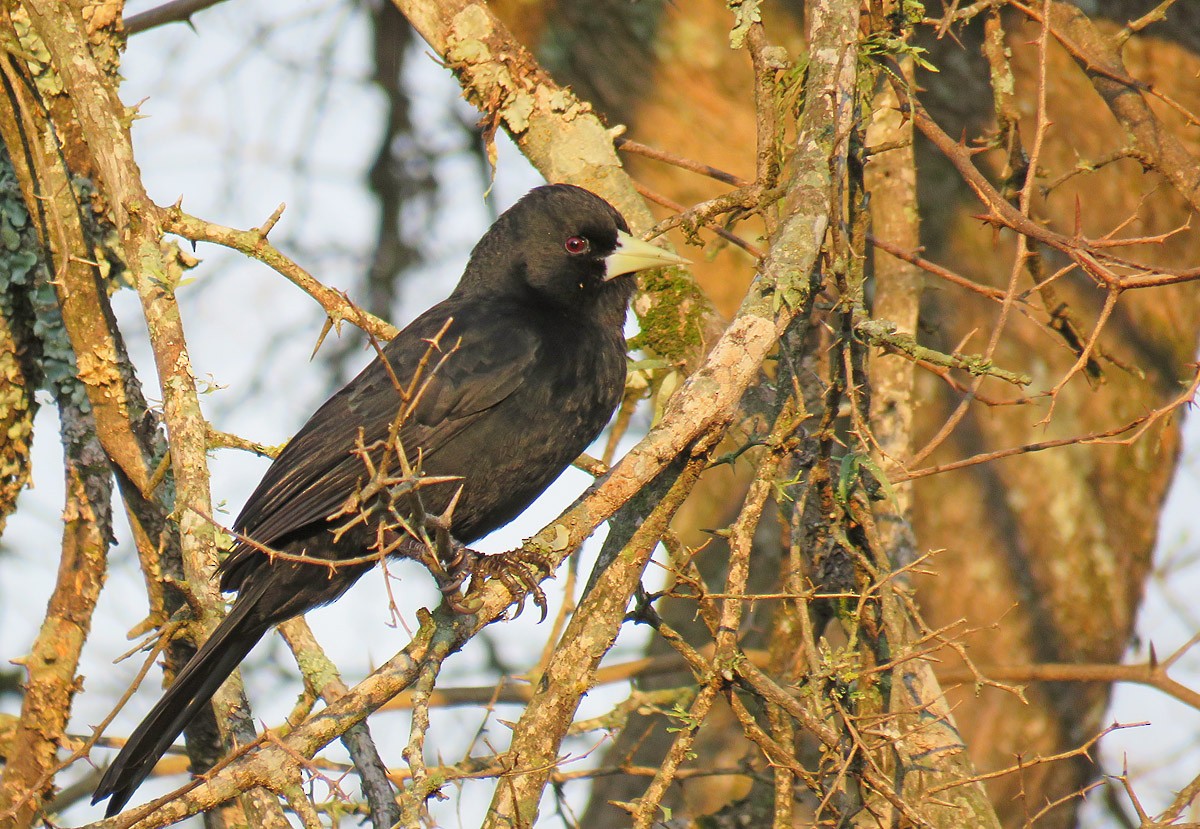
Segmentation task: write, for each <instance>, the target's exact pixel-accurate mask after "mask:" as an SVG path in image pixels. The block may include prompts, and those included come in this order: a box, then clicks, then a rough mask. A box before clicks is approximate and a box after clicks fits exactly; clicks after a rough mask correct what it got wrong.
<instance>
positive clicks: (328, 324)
mask: <svg viewBox="0 0 1200 829" xmlns="http://www.w3.org/2000/svg"><path fill="white" fill-rule="evenodd" d="M332 330H333V317H325V324H324V325H322V326H321V333H320V334H318V335H317V344H316V345H314V346H313V350H312V354H311V355H310V356H309V358H308V359H309V360H310V361H311V360H313V359H315V358H316V356H317V352H318V351H320V350H321V343H323V342H325V338H326V337H327V336H328V335H329V332H330V331H332Z"/></svg>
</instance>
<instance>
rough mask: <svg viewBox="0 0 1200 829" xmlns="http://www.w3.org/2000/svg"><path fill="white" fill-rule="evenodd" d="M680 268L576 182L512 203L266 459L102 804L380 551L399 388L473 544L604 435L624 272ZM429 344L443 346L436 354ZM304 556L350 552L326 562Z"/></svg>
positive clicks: (416, 435)
mask: <svg viewBox="0 0 1200 829" xmlns="http://www.w3.org/2000/svg"><path fill="white" fill-rule="evenodd" d="M683 262H686V260H684V259H681V258H679V257H677V256H675V255H673V254H671V253H668V252H667V251H664V250H661V249H660V248H657V247H655V246H653V245H650V244H647V243H646V242H642V241H639V240H637V239H634V238H633V237H631V236H630V235H629V226H628V225H627V224H626V223H625V220H624V218H622V216H621V214H620V213H618V212H617V211H616V210H615V209H614V208H613V207H612V205H610V204H609V203H608V202H606V201H604V200H603V199H601V198H600V197H599V196H596V195H595V194H593V193H591V192H589V191H587V190H584V189H582V188H579V187H574V186H571V185H567V184H555V185H549V186H545V187H538V188H536V189H534V190H532V191H531V192H530V193H529V194H527V195H526V196H525V197H524V198H522V199H521V200H520V201H519V202H517V203H516V204H515V205H514V206H513V207H512V208H510V209H509V210H507V211H506V212H505V213H503V214H502V215H501V216H500V218H498V219H497V220H496V223H495V224H493V225H492V227H491V228H490V229H489V230H488V231H487V233H485V234H484V235H483V238H482V239H480V240H479V243H478V244H477V245H476V246H475V249H474V250H473V251H472V252H471V258H470V261H469V262H468V263H467V268H466V271H465V272H464V273H463V275H462V279H461V280H460V281H459V283H458V287H456V288H455V289H454V292H453V293H452V294H451V295H450V296H449V298H447V299H446V300H444V301H442V302H440V303H438V304H437V305H435V306H433V307H432V308H430V309H429V310H428V311H426V312H425V313H424V314H422V315H421V316H420V317H418V318H417V319H416V320H414V321H413V323H412V324H411V325H409V326H408V327H407V328H405V329H404V330H403V331H401V332H400V334H399V335H397V336H396V338H395V339H393V340H392V341H391V342H390V343H388V344H387V345H386V346H385V347H384V348H383V350H382V357H377V358H376V359H375V360H374V361H373V362H372V363H371V364H370V365H369V366H367V368H366V369H364V370H363V372H362V373H361V374H359V375H358V376H357V377H355V378H354V379H353V380H351V381H350V383H348V384H347V385H346V387H345V388H343V389H342V390H341V391H339V392H338V393H337V394H335V395H334V396H333V397H331V398H330V399H329V400H327V401H326V402H325V403H324V405H322V406H321V407H320V408H319V409H317V411H316V413H315V414H313V416H312V417H311V418H309V420H308V422H307V423H305V424H304V426H303V427H302V428H301V429H300V431H299V432H298V433H297V434H296V436H295V437H294V438H292V440H291V441H290V442H289V443H288V445H287V447H286V448H285V449H284V450H283V451H282V452H281V453H280V454H279V457H278V458H276V460H275V462H274V463H273V464H272V465H271V467H270V468H269V469H268V470H267V473H266V475H265V476H264V477H263V479H262V481H261V482H260V483H259V485H258V488H257V489H255V490H254V493H253V494H252V495H251V496H250V499H249V501H247V502H246V505H245V507H244V508H243V509H242V512H241V514H240V515H239V516H238V518H237V521H236V522H235V523H234V530H235V531H236V532H237V533H238V536H239V541H238V543H237V544H236V546H235V547H234V549H233V551H232V553H231V554H230V556H229V557H228V558H227V559H226V560H225V561H224V562H223V563H222V564H221V566H220V568H219V572H220V575H221V589H222V590H225V591H230V590H235V591H237V593H238V595H237V599H236V600H235V601H234V603H233V606H232V608H231V609H230V611H229V614H228V615H227V616H226V617H225V619H224V620H223V621H222V622H221V623H220V624H219V625H218V626H217V628H216V630H215V631H213V634H212V636H211V637H210V638H209V639H208V641H207V642H205V644H204V646H203V647H202V648H200V650H199V651H198V652H197V653H196V655H195V656H194V657H192V659H191V660H190V661H189V662H188V663H187V664H186V665H185V666H184V667H183V669H182V670H181V671H180V672H179V674H178V676H176V677H175V681H174V683H172V685H171V686H170V687H169V688H167V690H166V692H165V693H164V694H163V697H162V698H161V699H160V700H159V701H158V703H157V704H156V705H155V706H154V708H153V709H151V711H150V713H149V714H148V715H147V716H146V718H145V719H144V720H143V721H142V723H141V725H139V726H138V727H137V728H136V729H135V730H134V732H133V734H132V736H131V737H130V738H129V741H128V742H127V743H126V744H125V746H124V748H122V749H121V752H120V753H119V754H118V755H117V757H116V759H115V760H114V761H113V763H112V765H111V766H109V767H108V769H107V771H106V772H105V773H104V777H103V778H102V779H101V781H100V784H99V786H98V787H97V788H96V793H95V795H94V796H93V798H92V802H93V803H97V802H99V801H101V800H103V799H104V798H111V799H110V800H109V802H108V806H107V810H106V814H107V815H109V816H111V815H114V814H116V813H117V812H119V811H120V810H121V808H122V807H123V806H124V805H125V803H126V802H127V801H128V800H129V798H130V796H131V795H132V794H133V792H134V791H135V790H136V789H137V787H138V786H139V785H140V784H141V782H142V781H143V780H144V779H145V778H146V776H147V775H148V774H149V773H150V771H151V769H152V768H153V767H154V765H155V763H156V762H157V761H158V759H159V758H160V757H161V756H162V755H163V753H164V752H165V751H166V750H167V748H168V747H169V746H170V745H171V743H173V742H174V740H175V738H176V737H177V736H179V734H180V733H181V732H182V731H183V729H184V727H185V726H186V725H187V723H188V722H189V721H190V720H191V719H192V718H193V717H194V716H195V715H196V713H197V712H198V711H199V710H200V709H201V708H202V707H203V706H204V705H205V704H206V703H207V702H208V700H209V699H211V697H212V695H213V694H214V693H215V692H216V690H217V688H218V687H220V685H221V683H222V682H224V681H225V679H226V677H228V676H229V674H231V673H232V672H233V670H234V669H235V668H236V667H237V666H238V663H240V662H241V661H242V659H243V658H244V657H245V656H246V654H248V653H249V652H250V650H251V648H253V647H254V645H255V644H256V643H257V642H258V640H259V639H261V638H262V636H263V635H264V634H265V633H266V632H267V630H269V629H270V627H271V626H272V625H275V624H278V623H279V622H283V621H285V620H287V619H290V618H291V617H293V616H296V615H298V614H301V613H304V612H305V611H307V610H310V609H312V608H314V607H317V606H318V605H322V604H325V603H327V602H331V601H333V600H334V599H336V598H338V597H339V596H341V595H342V593H344V592H345V591H346V590H347V589H348V588H349V587H350V586H351V585H352V584H353V583H354V582H355V581H356V580H357V579H358V578H359V577H360V576H361V575H362V574H363V573H364V572H366V571H367V570H368V569H370V567H371V566H372V564H373V562H371V561H362V559H364V558H367V559H369V558H370V556H371V554H372V551H373V550H375V551H378V550H380V549H381V548H380V546H379V539H380V536H379V534H378V530H379V526H380V521H381V519H380V516H381V515H383V514H385V513H386V512H387V511H386V510H385V509H381V508H377V509H375V510H373V511H371V512H370V513H369V514H368V519H367V520H365V521H359V522H357V523H354V524H353V525H352V526H349V528H347V525H348V524H352V523H353V522H351V521H350V520H349V518H348V517H347V514H346V512H345V510H344V507H345V505H346V504H347V503H348V502H350V503H353V502H354V499H355V497H356V493H361V492H362V491H363V488H364V486H367V485H368V484H369V482H370V480H371V478H372V476H371V474H370V469H371V467H369V465H368V463H367V462H366V460H367V459H369V460H370V461H371V463H372V464H373V465H374V466H376V467H377V466H378V464H379V463H381V462H382V461H383V459H384V455H385V453H386V451H387V445H388V439H389V432H390V430H393V428H394V425H395V424H397V422H398V417H397V416H398V412H399V411H400V409H401V407H402V406H404V405H407V404H406V403H405V399H404V397H403V396H402V393H401V391H400V389H399V388H398V386H399V387H403V386H405V384H407V383H409V382H410V380H411V378H413V377H414V376H416V375H418V374H421V376H422V378H423V379H422V385H421V391H420V393H419V395H417V396H416V402H415V404H414V405H412V406H411V411H410V412H409V414H408V416H407V417H406V418H405V419H404V421H403V423H402V424H401V425H400V427H399V433H398V434H399V438H400V442H401V444H402V446H403V447H404V451H405V454H406V455H407V456H408V457H409V458H410V459H416V458H417V457H419V461H420V468H421V472H422V474H424V475H426V476H447V477H449V476H454V477H455V478H456V479H457V480H455V481H454V482H453V483H442V484H437V485H433V486H426V487H423V488H421V490H420V492H421V496H420V497H421V504H422V506H423V507H424V509H425V510H426V511H427V513H428V514H429V515H437V514H438V513H440V512H443V511H445V510H446V508H447V507H448V506H450V505H451V502H452V499H453V498H454V497H455V494H456V492H458V490H459V488H460V487H461V493H460V494H459V496H458V500H457V502H456V503H454V505H453V510H452V513H451V515H452V517H451V525H450V532H451V534H452V535H453V538H454V539H455V540H457V541H458V542H461V543H463V544H469V543H470V542H472V541H474V540H475V539H477V538H480V537H481V536H483V535H486V534H487V533H489V532H491V531H492V530H494V529H497V528H498V527H501V526H503V525H505V524H507V523H508V522H509V521H511V520H512V519H514V518H515V517H516V516H517V515H518V514H519V513H520V512H521V511H522V510H524V509H525V508H526V507H527V506H528V505H529V504H530V503H531V502H532V501H533V500H534V499H535V498H536V497H537V496H538V495H539V494H541V492H542V491H543V490H544V489H545V488H546V487H547V486H549V484H550V483H551V482H552V481H553V480H554V479H555V478H557V477H558V475H559V474H560V473H561V472H562V471H563V470H564V469H565V468H566V467H567V465H568V464H570V463H571V461H573V460H574V459H575V458H576V457H578V455H579V453H580V452H582V451H583V450H584V448H585V447H587V445H588V444H589V443H591V442H592V440H594V439H595V438H596V436H597V435H599V434H600V431H601V430H602V429H603V428H604V426H605V424H606V423H607V422H608V420H609V418H610V417H611V416H612V413H613V410H614V409H615V408H616V406H617V403H618V402H619V401H620V399H621V394H622V389H623V386H624V378H625V340H624V334H623V326H624V322H625V312H626V308H627V307H628V305H629V299H630V297H631V295H632V294H633V290H634V281H633V279H632V277H630V276H627V274H631V273H633V272H634V271H638V270H642V269H645V268H652V267H657V266H662V265H670V264H679V263H683ZM439 334H440V336H439ZM435 339H436V340H437V341H438V344H439V348H440V350H438V349H431V346H430V341H431V340H435ZM434 352H436V353H434ZM431 353H432V354H433V357H434V359H432V360H431V359H429V357H428V355H430V354H431ZM439 360H440V361H441V364H440V366H439V367H438V368H437V369H436V370H433V367H432V366H433V364H435V363H437V362H438V361H439ZM423 361H425V367H424V369H422V368H421V366H422V362H423ZM411 399H412V398H411V397H410V400H411ZM392 445H394V444H392ZM364 448H366V449H367V450H369V451H366V452H364V451H362V450H363V449H364ZM356 450H358V451H356ZM364 454H365V455H366V456H367V458H364ZM408 503H411V502H408ZM364 510H365V505H364ZM364 510H360V511H364ZM339 513H340V515H339ZM264 548H269V549H270V550H274V551H280V552H282V553H284V554H285V556H283V557H278V556H271V555H269V554H268V552H267V551H266V550H265V549H264ZM300 557H311V558H316V559H323V560H327V561H328V560H335V561H350V560H358V561H357V563H352V564H349V565H347V566H343V567H340V568H338V569H336V570H331V569H330V568H329V567H327V566H322V565H316V564H306V563H304V562H302V561H298V560H297V559H298V558H300Z"/></svg>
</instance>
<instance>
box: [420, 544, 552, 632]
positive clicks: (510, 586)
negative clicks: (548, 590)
mask: <svg viewBox="0 0 1200 829" xmlns="http://www.w3.org/2000/svg"><path fill="white" fill-rule="evenodd" d="M463 550H464V552H465V553H466V554H468V555H466V556H464V557H463V564H462V565H460V568H459V570H460V572H459V574H458V576H459V584H461V583H462V580H463V579H464V578H465V576H466V575H467V574H468V572H469V574H470V576H471V589H470V591H468V593H467V595H466V596H458V594H457V590H455V591H454V596H453V598H452V597H451V596H450V595H449V594H446V599H447V602H448V603H449V604H450V606H451V607H452V608H454V609H455V610H458V611H459V612H464V611H465V612H472V613H473V612H475V611H477V610H478V606H472V605H474V604H475V603H472V602H471V599H472V595H471V594H473V593H475V592H476V590H477V589H478V588H479V587H480V586H482V584H483V583H484V581H485V580H486V579H496V580H497V581H499V582H500V583H501V584H503V585H504V589H505V590H507V591H508V592H509V593H511V594H512V596H513V597H514V598H515V599H516V600H517V608H516V611H515V612H514V613H513V616H512V618H516V617H517V616H520V615H521V611H523V610H524V609H525V600H526V599H532V600H533V604H534V606H535V607H537V608H538V610H540V611H541V612H542V615H541V618H540V619H539V621H541V622H544V621H545V620H546V615H547V613H548V612H549V608H548V605H547V603H546V594H545V593H544V592H542V588H541V586H540V585H539V584H538V583H539V582H540V581H541V579H542V577H543V576H544V575H546V574H548V573H550V571H551V569H552V567H551V565H550V562H548V561H547V560H546V558H545V557H544V556H542V555H539V554H537V553H532V552H526V551H524V550H514V551H511V552H507V553H496V554H493V555H487V554H484V553H479V552H476V551H474V550H468V549H467V548H465V547H464V548H463ZM443 593H445V591H444V590H443Z"/></svg>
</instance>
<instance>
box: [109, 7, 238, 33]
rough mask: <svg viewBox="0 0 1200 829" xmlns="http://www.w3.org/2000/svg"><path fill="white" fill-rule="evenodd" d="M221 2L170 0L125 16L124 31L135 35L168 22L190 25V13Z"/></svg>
mask: <svg viewBox="0 0 1200 829" xmlns="http://www.w3.org/2000/svg"><path fill="white" fill-rule="evenodd" d="M222 2H224V0H170V2H168V3H163V4H162V5H161V6H155V7H154V8H152V9H147V10H146V11H144V12H138V13H137V14H134V15H130V16H129V17H127V18H125V31H126V33H128V34H131V35H136V34H138V33H140V32H145V31H149V30H150V29H154V28H156V27H158V26H165V25H167V24H168V23H187V24H188V25H189V26H190V25H192V15H194V14H195V13H196V12H201V11H204V10H205V9H207V8H210V7H212V6H215V5H217V4H218V3H222Z"/></svg>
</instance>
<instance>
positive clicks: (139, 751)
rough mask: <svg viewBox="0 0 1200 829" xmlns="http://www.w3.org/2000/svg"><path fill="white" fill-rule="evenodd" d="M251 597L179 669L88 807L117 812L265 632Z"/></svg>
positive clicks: (236, 605)
mask: <svg viewBox="0 0 1200 829" xmlns="http://www.w3.org/2000/svg"><path fill="white" fill-rule="evenodd" d="M254 592H261V589H260V591H253V590H251V591H248V593H244V594H242V595H240V596H238V599H237V601H235V602H234V605H233V608H232V609H231V610H230V612H229V615H228V616H226V617H225V618H224V619H223V620H222V621H221V623H220V624H219V625H217V629H216V630H214V631H213V634H212V636H210V637H209V639H208V641H207V642H205V643H204V646H203V647H202V648H200V650H198V651H197V652H196V655H195V656H193V657H192V658H191V659H190V660H188V663H187V664H186V665H184V666H183V670H181V671H180V672H179V674H178V675H177V676H176V677H175V681H174V682H173V683H171V686H170V687H169V688H167V690H166V692H164V694H163V696H162V699H160V700H159V701H158V703H157V704H156V705H155V706H154V708H152V709H151V710H150V713H149V714H147V715H146V718H145V719H144V720H142V723H141V725H139V726H138V727H137V728H136V729H134V732H133V734H131V735H130V737H129V741H128V742H126V743H125V745H124V747H123V748H122V749H121V751H120V753H119V754H118V755H117V757H116V759H115V760H113V762H112V765H110V766H109V767H108V769H107V770H106V771H105V772H104V776H103V777H102V778H101V779H100V785H98V786H97V787H96V793H95V794H94V795H92V803H93V804H95V803H99V802H100V801H101V800H103V799H104V798H106V797H111V798H112V799H111V800H109V801H108V806H107V808H106V810H105V815H106V816H107V817H112V816H113V815H115V814H116V813H117V812H119V811H121V809H122V808H123V807H124V806H125V804H126V802H128V800H129V798H130V797H131V796H132V795H133V793H134V791H136V790H137V787H138V786H140V785H141V783H142V781H143V780H145V779H146V777H147V775H149V774H150V772H151V770H152V769H153V768H154V765H155V764H156V763H157V762H158V760H159V758H160V757H162V756H163V754H165V753H166V751H167V749H168V748H169V747H170V746H171V743H173V742H175V738H176V737H178V736H179V735H180V734H181V733H183V729H184V728H186V727H187V724H188V723H189V722H191V720H192V718H193V717H195V716H196V714H197V713H198V712H199V711H200V709H201V708H203V707H204V705H205V703H207V702H208V701H209V700H210V699H212V695H213V694H215V693H216V692H217V689H218V688H220V687H221V683H222V682H224V681H225V679H226V678H227V677H228V676H229V675H230V674H231V673H233V671H234V669H235V668H237V666H238V663H240V662H241V661H242V660H243V659H244V658H245V657H246V654H248V653H250V650H251V649H252V648H253V647H254V646H255V644H257V643H258V640H259V639H261V638H262V637H263V634H265V633H266V632H267V629H268V628H269V624H264V623H263V622H262V620H261V619H260V618H258V614H256V613H255V612H254V606H255V604H256V602H255V601H254V600H255V599H256V598H258V596H255V595H250V594H252V593H254Z"/></svg>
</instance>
